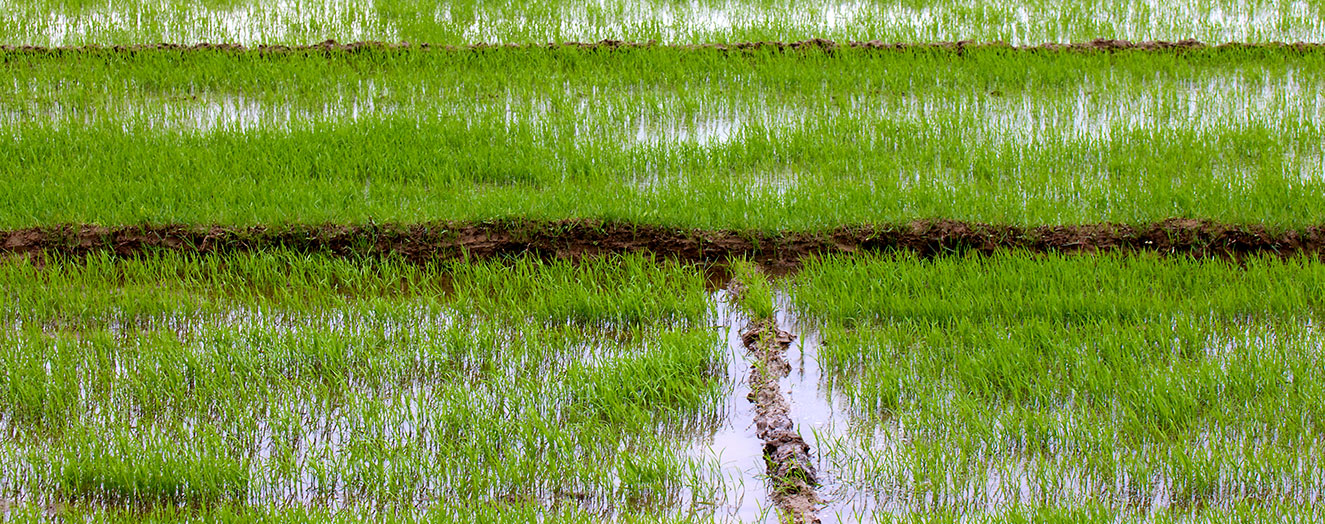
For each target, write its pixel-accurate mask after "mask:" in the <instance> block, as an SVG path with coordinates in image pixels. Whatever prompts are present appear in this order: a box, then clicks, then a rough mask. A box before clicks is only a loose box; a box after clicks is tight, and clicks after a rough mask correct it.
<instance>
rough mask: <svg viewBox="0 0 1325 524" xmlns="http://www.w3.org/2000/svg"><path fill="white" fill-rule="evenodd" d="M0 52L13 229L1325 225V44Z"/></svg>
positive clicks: (3, 202) (2, 137) (0, 212)
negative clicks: (526, 223) (1184, 221)
mask: <svg viewBox="0 0 1325 524" xmlns="http://www.w3.org/2000/svg"><path fill="white" fill-rule="evenodd" d="M0 55H2V56H3V58H4V63H3V64H2V65H0V178H3V179H4V180H5V181H6V190H5V191H4V192H0V227H7V228H12V227H23V226H31V225H42V224H52V223H63V222H95V223H102V224H107V225H110V224H122V223H144V222H146V223H170V222H180V223H224V224H267V225H277V224H283V223H290V222H304V223H315V222H324V221H332V222H342V223H365V222H369V221H377V222H385V221H391V222H418V221H422V220H431V219H455V220H482V219H492V218H514V219H520V218H534V219H557V218H582V217H594V218H603V219H612V220H627V221H634V222H639V223H649V224H666V225H680V226H696V227H706V228H738V229H740V228H757V229H766V230H769V229H797V230H805V229H823V228H831V227H835V226H839V225H842V224H850V223H863V222H873V223H880V222H904V221H908V220H912V219H917V218H934V217H940V218H953V219H965V220H976V221H985V222H995V223H1013V224H1046V223H1050V224H1059V223H1095V222H1100V221H1117V222H1129V223H1134V222H1149V221H1157V220H1162V219H1165V218H1169V217H1175V216H1176V217H1190V218H1209V219H1216V220H1220V221H1225V222H1237V223H1263V224H1266V225H1268V226H1271V227H1283V226H1295V227H1300V226H1303V225H1310V224H1319V223H1322V222H1325V196H1322V195H1325V164H1322V161H1321V158H1322V146H1321V144H1322V143H1325V135H1322V122H1325V112H1323V111H1325V105H1323V104H1325V100H1323V99H1321V98H1320V97H1318V96H1315V93H1318V92H1320V91H1322V90H1325V75H1323V73H1322V72H1323V71H1325V64H1322V61H1321V58H1322V57H1325V53H1322V52H1320V51H1306V52H1298V51H1295V50H1291V49H1282V48H1280V49H1273V48H1267V49H1250V50H1248V49H1207V50H1198V51H1188V52H1143V51H1129V52H1118V53H1107V52H1092V53H1081V52H1068V51H1057V52H1050V51H1037V52H1026V51H1022V52H1018V51H1009V50H1005V49H997V48H994V49H967V50H965V51H964V52H960V53H959V52H957V51H951V50H916V51H881V52H869V51H863V50H839V51H836V52H832V53H826V52H821V51H801V52H785V53H784V52H777V51H756V52H736V53H727V52H723V51H717V50H685V49H676V48H652V49H636V50H617V51H606V50H599V51H590V50H578V49H553V50H549V49H544V48H538V49H495V50H485V51H456V52H447V51H419V50H413V51H365V52H360V53H331V54H324V53H316V52H309V53H290V54H267V55H263V54H258V53H248V54H236V53H229V52H183V53H181V52H172V51H152V52H139V53H133V54H130V53H114V52H109V51H103V52H96V51H89V52H81V53H75V54H64V55H49V56H45V55H35V54H25V53H21V52H8V53H0Z"/></svg>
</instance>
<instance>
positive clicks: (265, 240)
mask: <svg viewBox="0 0 1325 524" xmlns="http://www.w3.org/2000/svg"><path fill="white" fill-rule="evenodd" d="M277 248H280V249H290V250H294V251H299V252H309V253H324V254H330V255H337V256H346V257H381V256H400V257H403V258H404V259H406V260H409V261H412V262H418V263H424V262H434V261H448V260H465V259H485V258H494V257H509V256H534V257H538V258H562V259H577V258H581V257H586V256H598V255H606V254H614V253H634V252H646V253H653V254H655V255H657V256H660V257H665V258H672V259H679V260H683V261H695V262H720V261H723V260H726V259H728V258H731V257H748V258H750V259H753V260H754V261H756V262H758V263H760V264H762V265H764V266H765V267H770V268H794V267H796V266H797V265H799V262H800V261H801V260H802V259H804V258H806V257H810V256H816V255H829V254H854V253H869V252H892V251H911V252H915V253H916V254H918V255H919V256H921V257H934V256H945V255H952V254H964V253H972V252H978V253H992V252H995V251H998V250H1021V251H1027V252H1032V253H1095V252H1147V253H1156V254H1160V255H1178V256H1191V257H1196V258H1231V259H1241V258H1242V257H1245V256H1255V255H1271V256H1281V257H1290V256H1305V257H1311V258H1321V259H1325V256H1322V255H1325V226H1311V227H1306V228H1302V229H1294V230H1282V231H1270V230H1268V229H1267V228H1265V227H1264V226H1260V225H1231V224H1221V223H1217V222H1211V221H1203V220H1189V219H1170V220H1165V221H1162V222H1156V223H1152V224H1143V225H1126V224H1112V223H1105V224H1085V225H1060V226H1036V227H1024V226H1009V225H992V224H982V223H974V222H960V221H954V220H923V221H914V222H910V223H904V224H891V225H860V226H843V227H839V228H835V229H828V230H823V231H736V230H705V229H684V228H670V227H662V226H654V225H644V224H632V223H623V222H604V221H596V220H563V221H492V222H430V223H420V224H387V225H377V224H361V225H334V224H327V225H291V226H273V227H269V226H249V227H223V226H189V225H164V226H142V225H137V226H116V227H105V226H98V225H60V226H49V227H35V228H27V229H15V230H0V255H8V256H13V255H19V256H30V257H32V258H34V259H38V260H41V259H44V258H45V257H47V256H72V257H81V256H86V255H91V254H101V253H110V254H114V255H118V256H126V257H128V256H135V255H138V254H143V253H153V252H159V251H175V252H185V253H219V254H224V253H235V252H252V251H262V250H270V249H277Z"/></svg>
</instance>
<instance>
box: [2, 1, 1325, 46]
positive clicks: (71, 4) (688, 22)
mask: <svg viewBox="0 0 1325 524" xmlns="http://www.w3.org/2000/svg"><path fill="white" fill-rule="evenodd" d="M0 13H4V15H3V16H0V31H3V33H0V40H3V41H4V42H5V43H10V44H27V45H42V46H71V45H84V44H103V45H104V44H125V43H128V44H137V43H144V42H173V43H185V44H192V43H199V42H213V43H215V42H227V43H239V44H245V45H253V44H264V43H266V44H310V43H315V42H320V41H322V40H325V39H327V38H334V39H336V40H340V41H343V42H344V41H359V40H377V41H388V42H397V41H402V40H403V41H411V42H433V43H445V44H469V43H477V42H489V43H492V42H499V43H511V42H518V43H530V42H532V43H547V42H567V41H578V42H588V41H598V40H603V39H614V40H630V41H649V40H656V41H660V42H664V43H707V42H714V41H755V40H782V41H793V40H803V39H806V38H829V39H834V40H862V41H863V40H875V39H878V40H883V41H885V42H918V41H920V42H935V41H958V40H974V41H981V42H989V41H1002V42H1008V43H1012V44H1014V45H1030V44H1039V43H1046V42H1079V41H1086V40H1090V39H1093V38H1098V37H1105V38H1116V39H1124V40H1171V41H1175V40H1182V39H1187V38H1196V39H1198V40H1204V41H1208V42H1215V43H1218V42H1297V41H1308V42H1311V41H1314V42H1319V41H1321V40H1325V23H1322V22H1321V20H1322V19H1325V17H1322V16H1321V6H1320V5H1318V4H1317V3H1315V2H1311V1H1308V0H1255V1H1233V0H1219V1H1213V2H1199V1H1194V0H1163V1H1157V0H1110V1H1106V2H1095V3H1088V2H1067V3H1062V2H1045V1H1031V2H1010V1H1006V0H981V1H979V2H976V3H974V4H953V3H951V2H893V1H839V0H830V1H824V0H816V1H813V2H809V3H806V2H786V1H777V0H754V1H751V0H737V1H732V0H721V1H708V0H689V1H684V2H660V1H651V0H597V1H592V2H550V3H537V2H527V1H508V2H483V3H470V2H459V3H443V4H419V3H417V2H412V1H411V0H336V1H332V2H313V1H308V0H279V1H274V2H256V1H252V0H241V1H204V2H194V3H188V2H179V1H175V0H99V1H86V0H80V1H57V0H38V1H27V2H20V1H15V0H6V1H5V2H0Z"/></svg>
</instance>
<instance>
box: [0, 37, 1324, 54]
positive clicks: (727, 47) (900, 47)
mask: <svg viewBox="0 0 1325 524" xmlns="http://www.w3.org/2000/svg"><path fill="white" fill-rule="evenodd" d="M640 47H651V48H652V47H657V48H671V49H716V50H724V51H741V50H779V51H788V50H790V51H796V50H810V49H819V50H828V51H831V50H836V49H841V48H848V49H873V50H893V51H905V50H924V49H948V50H953V51H956V52H958V53H961V52H962V51H964V50H966V49H983V48H993V49H1010V50H1018V51H1088V52H1094V51H1105V52H1114V51H1126V50H1141V51H1174V50H1177V51H1182V50H1190V49H1204V48H1213V49H1226V48H1227V49H1257V48H1262V49H1291V50H1295V51H1299V52H1305V51H1313V50H1320V49H1323V48H1325V44H1322V43H1315V42H1291V43H1290V42H1270V43H1225V44H1207V43H1204V42H1201V41H1198V40H1190V39H1189V40H1180V41H1176V42H1169V41H1164V40H1148V41H1139V42H1132V41H1128V40H1115V39H1107V38H1098V39H1095V40H1091V41H1089V42H1075V43H1070V44H1059V43H1045V44H1034V45H1025V46H1014V45H1010V44H1007V43H1004V42H975V41H971V40H961V41H955V42H933V43H929V42H926V43H890V42H883V41H879V40H869V41H847V42H835V41H832V40H825V39H822V38H815V39H810V40H802V41H796V42H780V41H760V42H731V43H710V44H662V43H658V42H656V41H648V42H631V41H622V40H601V41H598V42H554V43H545V44H532V43H530V44H509V43H508V44H489V43H475V44H469V45H460V46H456V45H441V44H429V43H413V42H379V41H362V42H350V43H340V42H337V41H335V40H327V41H325V42H321V43H317V44H311V45H294V46H290V45H257V46H244V45H241V44H233V43H216V44H213V43H206V42H204V43H198V44H172V43H157V44H135V45H114V46H99V45H87V46H55V47H46V46H24V45H20V46H15V45H2V46H0V52H20V53H54V54H62V53H84V52H100V51H112V52H138V51H229V52H245V53H246V52H256V53H303V52H351V53H353V52H359V51H370V50H404V49H427V50H445V51H481V50H486V49H498V48H517V49H539V48H544V49H558V48H580V49H606V50H612V49H626V48H640Z"/></svg>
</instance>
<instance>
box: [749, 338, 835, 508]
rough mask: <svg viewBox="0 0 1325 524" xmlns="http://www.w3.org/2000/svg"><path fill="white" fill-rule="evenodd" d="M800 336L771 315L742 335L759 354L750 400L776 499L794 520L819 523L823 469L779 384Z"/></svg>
mask: <svg viewBox="0 0 1325 524" xmlns="http://www.w3.org/2000/svg"><path fill="white" fill-rule="evenodd" d="M795 339H796V337H795V335H792V334H791V333H787V332H786V331H782V330H780V329H778V328H777V325H776V324H775V323H774V322H773V321H772V320H770V319H763V320H757V321H754V322H751V324H750V325H749V326H746V328H745V330H744V331H743V332H742V334H741V342H742V343H743V344H744V345H745V348H746V350H747V351H749V352H750V354H751V355H752V356H754V357H755V358H756V363H755V365H754V366H753V367H752V368H751V370H750V390H751V397H752V398H751V401H753V402H754V403H755V428H756V434H757V435H758V436H759V438H760V439H761V440H763V441H764V460H765V461H766V462H767V463H768V476H769V478H770V479H771V481H772V484H773V492H772V494H771V495H772V498H773V501H774V502H775V503H776V504H777V506H778V508H780V509H781V510H782V511H783V513H784V515H785V516H787V517H790V521H791V522H795V523H798V524H799V523H815V522H819V518H818V516H817V513H818V510H819V505H820V503H821V501H820V500H819V496H818V494H817V492H816V490H815V487H817V486H818V485H819V480H818V472H817V471H815V468H814V461H813V459H812V457H811V456H810V445H809V444H808V443H806V442H805V439H804V438H803V437H801V435H800V433H798V432H797V431H796V425H795V424H794V423H793V422H792V420H791V405H790V404H789V403H788V402H787V399H786V397H785V396H783V394H782V386H781V384H780V383H779V380H781V379H782V378H783V377H785V376H787V374H788V373H790V372H791V364H790V363H789V362H787V357H786V353H787V348H788V347H790V346H791V343H792V342H793V341H794V340H795Z"/></svg>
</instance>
